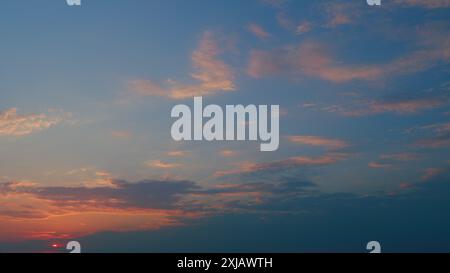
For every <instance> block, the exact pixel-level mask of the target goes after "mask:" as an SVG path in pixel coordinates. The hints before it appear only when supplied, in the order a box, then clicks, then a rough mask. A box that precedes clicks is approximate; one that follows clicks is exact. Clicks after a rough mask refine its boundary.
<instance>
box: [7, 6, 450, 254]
mask: <svg viewBox="0 0 450 273" xmlns="http://www.w3.org/2000/svg"><path fill="white" fill-rule="evenodd" d="M449 18H450V1H449V0H383V1H382V5H381V6H369V5H367V3H366V1H364V0H347V1H340V0H329V1H325V0H314V1H295V0H248V1H240V0H227V1H212V0H196V1H182V0H169V1H167V0H164V1H162V0H151V1H148V0H133V1H125V0H108V1H106V0H95V1H93V0H82V5H81V6H68V5H67V4H66V3H65V1H63V0H58V1H57V0H54V1H25V0H23V1H17V0H4V1H2V3H1V8H0V36H1V37H2V39H1V43H0V252H58V251H65V250H64V246H65V243H66V242H68V241H71V240H77V241H79V242H80V243H81V244H82V246H83V251H86V252H366V249H365V246H366V244H367V242H369V241H373V240H377V241H379V242H380V243H381V245H382V248H383V251H386V252H449V251H450V232H449V230H450V216H449V215H450V214H449V213H448V210H449V209H450V153H449V148H450V96H449V95H450V77H449V75H450V65H449V62H450V20H449ZM196 96H201V97H203V102H204V104H205V105H206V104H217V105H220V106H225V105H230V104H231V105H237V104H242V105H249V104H255V105H279V106H280V115H279V118H280V147H279V149H278V150H277V151H274V152H261V151H260V149H259V142H254V141H239V142H229V141H223V142H208V141H195V142H193V141H179V142H177V141H174V140H173V139H172V137H171V134H170V131H171V126H172V124H173V122H174V121H175V120H174V119H173V118H171V115H170V114H171V109H172V108H173V107H174V106H175V105H178V104H186V105H189V106H191V105H193V98H194V97H196ZM52 246H53V247H52Z"/></svg>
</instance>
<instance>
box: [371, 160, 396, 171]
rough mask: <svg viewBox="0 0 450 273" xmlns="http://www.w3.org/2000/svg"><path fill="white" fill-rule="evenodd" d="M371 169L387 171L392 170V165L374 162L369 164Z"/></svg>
mask: <svg viewBox="0 0 450 273" xmlns="http://www.w3.org/2000/svg"><path fill="white" fill-rule="evenodd" d="M369 167H370V168H372V169H386V168H392V164H388V163H381V162H375V161H373V162H370V163H369Z"/></svg>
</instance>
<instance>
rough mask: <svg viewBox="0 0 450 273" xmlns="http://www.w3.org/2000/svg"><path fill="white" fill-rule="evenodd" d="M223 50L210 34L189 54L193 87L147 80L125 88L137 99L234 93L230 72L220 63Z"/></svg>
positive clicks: (135, 81)
mask: <svg viewBox="0 0 450 273" xmlns="http://www.w3.org/2000/svg"><path fill="white" fill-rule="evenodd" d="M222 52H223V49H221V48H220V46H219V43H218V41H217V38H216V37H215V35H214V34H213V33H212V32H209V31H207V32H205V33H203V36H202V38H201V40H200V43H199V46H198V48H197V49H196V50H195V51H194V52H193V53H192V56H191V59H192V65H193V67H194V69H195V72H193V73H192V74H191V75H190V76H191V78H192V79H193V80H194V81H196V83H194V84H180V83H177V82H175V81H172V80H170V81H168V82H167V84H166V85H165V86H164V85H161V84H158V83H156V82H154V81H151V80H142V79H138V80H133V81H130V82H129V86H128V87H129V89H130V90H131V91H133V92H134V93H136V94H138V95H141V96H159V97H168V98H171V99H185V98H190V97H194V96H207V95H213V94H216V93H218V92H229V91H235V90H236V85H235V83H234V78H235V75H234V72H233V70H232V68H231V67H230V66H229V65H227V64H226V63H225V62H224V61H222V60H221V59H219V56H220V55H221V54H222Z"/></svg>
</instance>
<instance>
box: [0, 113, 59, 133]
mask: <svg viewBox="0 0 450 273" xmlns="http://www.w3.org/2000/svg"><path fill="white" fill-rule="evenodd" d="M63 120H64V117H62V116H60V115H56V116H51V115H48V114H28V115H27V114H23V115H20V114H18V113H17V109H16V108H11V109H8V110H5V111H3V112H0V136H25V135H29V134H32V133H34V132H38V131H41V130H44V129H48V128H50V127H52V126H54V125H57V124H58V123H60V122H62V121H63Z"/></svg>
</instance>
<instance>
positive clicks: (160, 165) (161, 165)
mask: <svg viewBox="0 0 450 273" xmlns="http://www.w3.org/2000/svg"><path fill="white" fill-rule="evenodd" d="M145 165H146V166H147V167H150V168H156V169H173V168H178V167H181V166H182V165H181V164H178V163H168V162H164V161H161V160H152V161H148V162H146V163H145Z"/></svg>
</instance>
